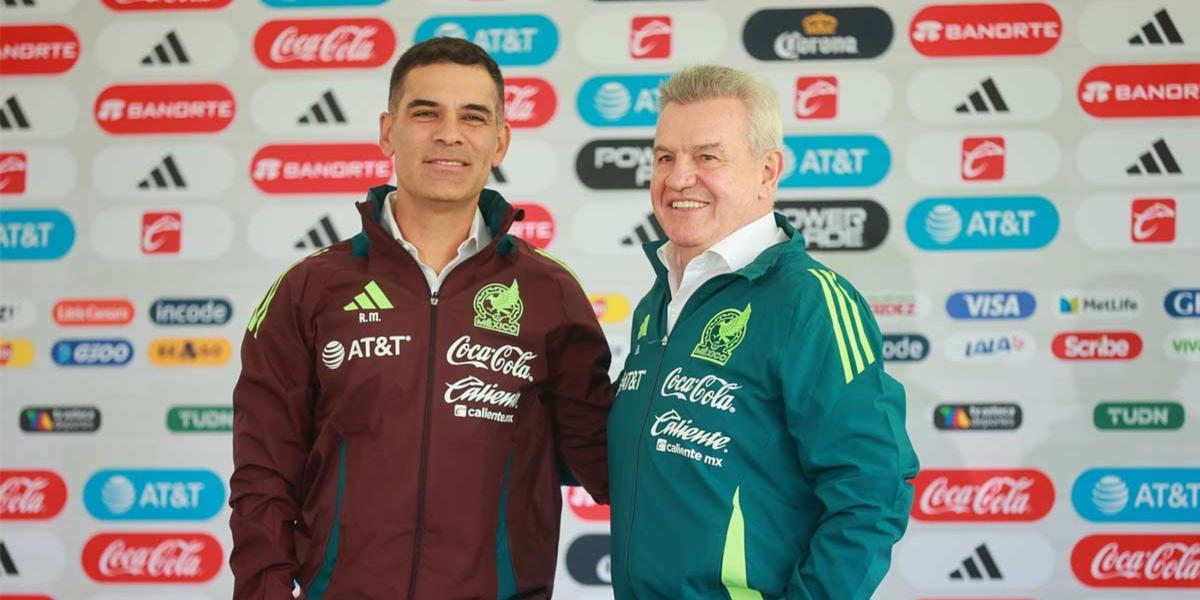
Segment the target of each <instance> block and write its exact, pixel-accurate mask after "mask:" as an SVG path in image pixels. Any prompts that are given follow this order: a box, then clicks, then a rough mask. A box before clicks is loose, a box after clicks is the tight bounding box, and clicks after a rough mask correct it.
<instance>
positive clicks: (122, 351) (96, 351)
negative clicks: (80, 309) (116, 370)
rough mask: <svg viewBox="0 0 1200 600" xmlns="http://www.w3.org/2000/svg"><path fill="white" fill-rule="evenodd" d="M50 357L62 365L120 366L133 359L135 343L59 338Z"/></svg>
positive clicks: (51, 350)
mask: <svg viewBox="0 0 1200 600" xmlns="http://www.w3.org/2000/svg"><path fill="white" fill-rule="evenodd" d="M50 358H52V359H54V362H55V363H56V364H58V365H59V366H62V367H119V366H122V365H126V364H129V361H130V360H132V359H133V345H132V344H130V343H129V342H128V341H126V340H59V341H57V342H55V343H54V347H53V348H51V349H50Z"/></svg>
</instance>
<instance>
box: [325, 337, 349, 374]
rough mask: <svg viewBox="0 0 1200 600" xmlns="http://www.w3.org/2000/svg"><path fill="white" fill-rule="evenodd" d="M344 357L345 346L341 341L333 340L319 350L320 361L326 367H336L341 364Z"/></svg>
mask: <svg viewBox="0 0 1200 600" xmlns="http://www.w3.org/2000/svg"><path fill="white" fill-rule="evenodd" d="M345 358H346V347H345V346H343V345H342V343H341V342H339V341H337V340H333V341H331V342H329V343H328V344H325V349H324V350H322V351H321V362H323V363H325V366H326V367H329V368H330V369H336V368H338V367H340V366H342V361H343V360H345Z"/></svg>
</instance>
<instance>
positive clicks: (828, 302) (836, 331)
mask: <svg viewBox="0 0 1200 600" xmlns="http://www.w3.org/2000/svg"><path fill="white" fill-rule="evenodd" d="M808 272H809V273H812V276H813V277H816V278H817V281H820V282H821V291H823V292H825V307H826V308H828V309H829V320H830V321H833V339H835V340H837V346H838V353H839V354H841V357H842V370H844V371H845V372H846V383H850V382H851V381H852V380H853V379H854V374H853V373H851V372H850V357H849V355H847V354H846V342H845V341H844V340H842V336H841V326H840V325H839V324H838V316H837V309H835V308H834V307H833V295H832V294H830V292H829V284H828V283H826V282H825V278H824V277H821V276H820V275H819V274H818V273H817V270H816V269H809V270H808Z"/></svg>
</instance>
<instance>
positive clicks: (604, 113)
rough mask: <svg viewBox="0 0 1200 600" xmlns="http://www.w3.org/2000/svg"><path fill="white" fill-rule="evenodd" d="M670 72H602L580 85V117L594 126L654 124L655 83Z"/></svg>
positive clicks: (656, 107)
mask: <svg viewBox="0 0 1200 600" xmlns="http://www.w3.org/2000/svg"><path fill="white" fill-rule="evenodd" d="M668 77H669V75H604V76H600V77H593V78H591V79H589V80H587V81H585V82H584V83H583V86H581V87H580V88H579V95H578V96H577V97H576V98H575V105H576V108H577V109H578V110H579V117H580V118H582V119H583V120H584V121H585V122H587V124H588V125H592V126H595V127H653V126H654V124H655V123H657V122H658V86H659V85H661V84H662V83H663V82H664V81H666V80H667V78H668Z"/></svg>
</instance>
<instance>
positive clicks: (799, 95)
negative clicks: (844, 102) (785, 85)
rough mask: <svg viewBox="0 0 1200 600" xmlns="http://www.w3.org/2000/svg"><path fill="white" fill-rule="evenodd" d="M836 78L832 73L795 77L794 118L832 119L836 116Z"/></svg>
mask: <svg viewBox="0 0 1200 600" xmlns="http://www.w3.org/2000/svg"><path fill="white" fill-rule="evenodd" d="M837 101H838V80H837V77H834V76H833V75H823V76H820V77H797V78H796V102H795V110H796V118H797V119H832V118H834V117H836V116H837V105H838V102H837Z"/></svg>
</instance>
